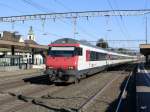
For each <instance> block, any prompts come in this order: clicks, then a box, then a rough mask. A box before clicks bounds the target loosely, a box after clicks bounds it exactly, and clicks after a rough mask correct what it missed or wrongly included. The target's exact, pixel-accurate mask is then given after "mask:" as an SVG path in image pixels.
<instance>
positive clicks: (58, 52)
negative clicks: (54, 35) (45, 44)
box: [48, 47, 76, 57]
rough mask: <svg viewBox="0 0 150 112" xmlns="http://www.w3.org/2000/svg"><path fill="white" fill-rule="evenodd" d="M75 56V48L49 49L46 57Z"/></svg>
mask: <svg viewBox="0 0 150 112" xmlns="http://www.w3.org/2000/svg"><path fill="white" fill-rule="evenodd" d="M75 54H76V50H75V47H51V48H50V49H49V52H48V55H50V56H56V57H71V56H74V55H75Z"/></svg>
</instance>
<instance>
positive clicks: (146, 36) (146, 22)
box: [145, 16, 147, 44]
mask: <svg viewBox="0 0 150 112" xmlns="http://www.w3.org/2000/svg"><path fill="white" fill-rule="evenodd" d="M145 43H146V44H147V16H145Z"/></svg>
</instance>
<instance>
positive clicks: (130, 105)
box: [105, 75, 136, 112]
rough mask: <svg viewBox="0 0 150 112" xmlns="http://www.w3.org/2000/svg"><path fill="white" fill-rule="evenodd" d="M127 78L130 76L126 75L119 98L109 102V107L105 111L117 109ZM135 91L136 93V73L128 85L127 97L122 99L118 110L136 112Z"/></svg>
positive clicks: (110, 111)
mask: <svg viewBox="0 0 150 112" xmlns="http://www.w3.org/2000/svg"><path fill="white" fill-rule="evenodd" d="M127 79H128V77H126V78H125V79H124V81H123V82H122V84H121V85H120V91H121V93H120V94H119V96H118V98H117V99H115V100H114V101H113V102H111V103H110V104H109V107H108V108H107V110H106V111H105V112H115V111H116V109H117V106H118V103H119V100H120V97H121V95H122V92H123V89H124V87H125V84H126V81H127ZM135 93H136V88H135V77H134V75H132V77H131V79H130V82H129V84H128V86H127V97H126V98H125V99H123V100H122V103H121V105H120V108H119V111H118V112H135V110H136V95H135Z"/></svg>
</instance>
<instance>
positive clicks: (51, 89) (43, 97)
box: [0, 71, 128, 112]
mask: <svg viewBox="0 0 150 112" xmlns="http://www.w3.org/2000/svg"><path fill="white" fill-rule="evenodd" d="M122 73H123V74H122ZM127 73H128V72H126V71H123V72H122V71H111V72H105V73H100V75H95V76H92V77H89V78H87V79H84V80H82V81H81V82H80V83H79V84H78V85H73V84H72V85H69V86H55V85H50V86H45V87H41V88H43V89H41V88H36V89H34V88H33V89H32V90H29V91H27V92H23V93H22V94H11V95H12V99H11V100H10V99H8V100H7V101H6V100H5V102H4V101H2V102H1V101H0V102H1V103H0V105H2V107H3V105H9V104H11V103H14V106H12V107H11V108H7V109H5V108H4V109H3V110H1V112H12V111H14V112H26V111H28V112H30V111H31V110H32V112H33V111H34V110H37V108H38V111H39V112H40V111H44V110H45V111H47V109H48V110H52V111H54V112H61V111H62V110H64V112H69V111H72V112H74V111H77V112H82V111H83V112H84V110H86V109H87V108H89V107H90V105H91V104H92V103H93V102H95V100H96V101H97V97H98V96H101V94H103V93H104V91H106V90H107V88H108V87H110V85H112V83H114V82H116V80H118V79H120V78H119V77H121V76H122V75H123V76H124V77H127V75H125V74H127ZM117 74H118V75H117ZM121 74H122V75H121ZM114 76H115V77H114ZM102 80H103V82H102ZM89 81H90V84H89ZM86 85H87V86H86ZM96 85H99V87H95V86H96ZM88 86H89V88H90V89H91V88H92V87H93V89H91V90H90V89H89V88H88ZM94 87H95V88H94ZM9 94H10V93H9ZM18 99H19V100H18ZM15 102H20V103H16V104H15ZM72 103H73V104H72ZM60 104H62V105H60ZM27 107H28V108H27ZM36 112H37V111H36ZM91 112H92V111H91Z"/></svg>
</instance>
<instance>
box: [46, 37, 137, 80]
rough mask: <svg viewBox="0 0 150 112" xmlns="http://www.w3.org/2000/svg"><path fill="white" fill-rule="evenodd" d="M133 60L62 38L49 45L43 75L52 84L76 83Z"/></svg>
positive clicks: (128, 56)
mask: <svg viewBox="0 0 150 112" xmlns="http://www.w3.org/2000/svg"><path fill="white" fill-rule="evenodd" d="M135 59H136V57H135V56H130V55H125V54H119V53H115V52H111V51H107V50H104V49H101V48H99V47H96V46H93V45H88V44H85V43H82V42H80V41H78V40H74V39H70V38H63V39H59V40H56V41H55V42H53V43H52V44H50V45H49V50H48V55H47V57H46V71H45V73H46V74H47V75H48V76H49V79H50V80H51V81H53V82H73V81H75V82H78V81H79V79H80V78H82V77H85V76H87V75H91V74H94V73H97V72H100V71H102V70H104V69H105V68H107V67H109V66H115V65H118V64H122V63H126V62H130V61H133V60H135Z"/></svg>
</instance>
